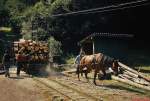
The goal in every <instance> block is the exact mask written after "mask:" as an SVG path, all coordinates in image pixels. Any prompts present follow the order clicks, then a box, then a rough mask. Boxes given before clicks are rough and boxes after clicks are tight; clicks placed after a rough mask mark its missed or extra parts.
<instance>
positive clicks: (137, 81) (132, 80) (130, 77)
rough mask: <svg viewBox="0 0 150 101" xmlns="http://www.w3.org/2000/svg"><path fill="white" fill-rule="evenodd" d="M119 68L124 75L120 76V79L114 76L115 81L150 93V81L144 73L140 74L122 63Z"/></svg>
mask: <svg viewBox="0 0 150 101" xmlns="http://www.w3.org/2000/svg"><path fill="white" fill-rule="evenodd" d="M119 66H120V69H121V70H122V73H121V74H119V75H118V77H116V76H112V78H113V79H115V80H117V81H120V82H123V83H126V84H129V85H132V86H135V87H138V88H142V89H144V90H149V91H150V79H148V78H147V77H145V76H144V75H143V74H142V73H139V72H137V71H136V70H134V69H132V68H130V67H128V66H126V65H124V64H122V63H120V62H119Z"/></svg>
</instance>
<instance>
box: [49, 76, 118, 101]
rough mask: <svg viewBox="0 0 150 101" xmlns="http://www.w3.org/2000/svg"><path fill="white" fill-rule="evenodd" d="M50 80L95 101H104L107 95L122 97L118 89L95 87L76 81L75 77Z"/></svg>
mask: <svg viewBox="0 0 150 101" xmlns="http://www.w3.org/2000/svg"><path fill="white" fill-rule="evenodd" d="M49 79H50V80H53V81H55V82H57V83H59V84H61V85H63V86H66V85H67V87H69V88H71V89H73V90H76V91H78V92H80V93H83V94H86V95H87V96H89V97H92V98H93V99H95V100H93V101H103V100H105V98H103V97H104V96H105V94H107V95H112V93H115V94H117V95H120V93H119V92H118V91H117V90H116V89H110V88H107V87H103V86H95V85H94V84H93V83H92V82H84V81H78V80H75V77H73V76H72V77H69V78H68V77H66V76H63V77H57V78H53V77H52V78H49Z"/></svg>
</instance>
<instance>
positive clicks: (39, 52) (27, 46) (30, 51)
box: [13, 39, 49, 62]
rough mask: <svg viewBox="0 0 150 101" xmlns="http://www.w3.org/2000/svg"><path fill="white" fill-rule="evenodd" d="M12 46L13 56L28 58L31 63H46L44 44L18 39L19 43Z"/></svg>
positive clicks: (46, 46) (46, 53) (16, 42)
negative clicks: (19, 55)
mask: <svg viewBox="0 0 150 101" xmlns="http://www.w3.org/2000/svg"><path fill="white" fill-rule="evenodd" d="M13 45H14V48H13V49H14V53H15V56H17V54H18V53H20V54H21V55H22V56H24V57H27V56H28V57H29V58H28V59H30V61H32V62H39V61H40V62H46V61H48V58H49V57H48V44H47V43H46V42H35V41H32V40H24V39H20V40H19V41H15V42H14V43H13ZM25 59H27V58H25Z"/></svg>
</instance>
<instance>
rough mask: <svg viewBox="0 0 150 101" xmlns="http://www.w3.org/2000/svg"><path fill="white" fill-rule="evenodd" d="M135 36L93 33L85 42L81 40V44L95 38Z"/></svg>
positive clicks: (130, 36) (130, 35) (131, 35)
mask: <svg viewBox="0 0 150 101" xmlns="http://www.w3.org/2000/svg"><path fill="white" fill-rule="evenodd" d="M133 36H134V35H133V34H112V33H93V34H91V35H89V36H87V37H85V38H84V39H83V40H81V41H80V42H79V43H80V44H81V43H83V42H84V41H86V40H88V39H91V38H93V37H100V38H105V37H106V38H133Z"/></svg>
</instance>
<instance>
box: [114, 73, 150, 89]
mask: <svg viewBox="0 0 150 101" xmlns="http://www.w3.org/2000/svg"><path fill="white" fill-rule="evenodd" d="M112 79H114V80H117V81H119V82H123V83H126V84H128V85H131V86H135V87H137V88H141V89H144V90H148V91H150V87H148V86H144V85H140V84H137V83H134V82H132V81H130V80H127V79H122V78H119V77H116V76H112Z"/></svg>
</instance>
